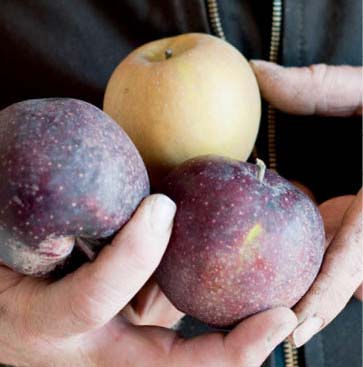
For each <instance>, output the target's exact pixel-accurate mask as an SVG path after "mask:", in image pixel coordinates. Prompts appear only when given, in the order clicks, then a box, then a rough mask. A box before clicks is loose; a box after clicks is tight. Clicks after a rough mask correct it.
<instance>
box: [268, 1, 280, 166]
mask: <svg viewBox="0 0 363 367" xmlns="http://www.w3.org/2000/svg"><path fill="white" fill-rule="evenodd" d="M281 21H282V0H273V5H272V24H271V41H270V53H269V60H270V61H271V62H277V59H278V53H279V48H280V35H281ZM267 123H268V124H267V126H268V128H267V148H268V160H269V162H268V163H269V168H270V169H273V170H275V171H276V170H277V159H276V158H277V157H276V110H275V109H274V108H273V107H272V106H271V105H269V106H268V109H267Z"/></svg>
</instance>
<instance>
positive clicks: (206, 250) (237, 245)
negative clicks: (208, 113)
mask: <svg viewBox="0 0 363 367" xmlns="http://www.w3.org/2000/svg"><path fill="white" fill-rule="evenodd" d="M257 177H258V168H257V167H256V166H255V165H253V164H249V163H240V162H237V161H234V160H229V159H224V158H219V157H214V156H206V157H201V158H196V159H192V160H190V161H187V162H185V163H184V164H183V165H181V166H180V167H179V168H177V169H176V170H174V171H173V172H172V173H171V174H170V175H169V176H168V177H167V178H166V180H165V182H164V186H163V187H164V190H163V192H165V193H166V194H167V195H169V196H170V197H171V198H172V199H173V200H174V201H175V202H176V204H177V207H178V210H177V213H176V217H175V224H174V229H173V233H172V237H171V240H170V243H169V246H168V248H167V251H166V253H165V255H164V257H163V259H162V262H161V264H160V266H159V268H158V270H157V272H156V275H157V279H158V282H159V284H160V286H161V287H162V289H163V291H164V292H165V294H166V295H167V296H168V298H169V299H170V300H171V301H172V302H173V303H174V305H175V306H176V307H177V308H179V309H180V310H181V311H183V312H185V313H187V314H189V315H192V316H194V317H196V318H198V319H199V320H201V321H204V322H206V323H207V324H209V325H212V326H218V327H226V326H230V325H233V324H235V323H236V322H238V321H239V320H241V319H243V318H244V317H247V316H249V315H251V314H254V313H256V312H259V311H263V310H266V309H268V308H272V307H276V306H287V307H291V306H293V305H294V304H295V303H296V302H297V301H298V300H299V299H300V298H301V297H302V296H303V295H304V294H305V293H306V291H307V290H308V288H309V287H310V285H311V283H312V281H313V280H314V278H315V277H316V275H317V272H318V270H319V268H320V265H321V262H322V257H323V251H324V229H323V224H322V220H321V217H320V214H319V212H318V210H317V208H316V207H315V205H314V204H313V203H312V201H311V200H310V199H309V198H308V197H307V196H306V195H305V194H303V193H302V192H301V191H299V190H298V189H297V188H296V187H294V186H293V185H292V184H290V183H289V182H288V181H287V180H285V179H283V178H282V177H280V176H279V175H277V174H276V173H274V172H273V171H270V170H267V171H266V174H265V177H264V179H263V181H262V182H260V181H259V180H258V179H257Z"/></svg>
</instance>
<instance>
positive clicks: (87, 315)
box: [33, 195, 176, 336]
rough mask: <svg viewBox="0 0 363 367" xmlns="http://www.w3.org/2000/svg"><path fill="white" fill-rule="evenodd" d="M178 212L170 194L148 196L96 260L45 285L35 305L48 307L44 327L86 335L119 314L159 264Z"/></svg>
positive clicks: (40, 307)
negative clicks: (40, 297) (168, 195)
mask: <svg viewBox="0 0 363 367" xmlns="http://www.w3.org/2000/svg"><path fill="white" fill-rule="evenodd" d="M175 210H176V207H175V204H174V203H173V202H172V201H171V200H170V199H169V198H168V197H166V196H164V195H152V196H149V197H148V198H147V199H145V200H144V201H143V202H142V204H141V205H140V207H139V208H138V210H137V211H136V213H135V214H134V216H133V217H132V219H131V220H130V221H129V222H128V223H127V225H126V226H125V227H124V228H123V229H122V230H121V231H120V232H119V233H118V235H117V236H116V237H115V239H114V240H113V241H112V243H111V245H109V246H106V247H105V248H104V249H103V250H102V251H101V252H100V253H99V255H98V256H97V258H96V260H95V261H94V262H92V263H87V264H85V265H83V266H82V267H81V268H79V269H78V270H77V271H75V272H74V273H72V274H70V275H68V276H67V277H65V278H64V279H62V280H60V281H58V282H55V283H53V284H51V285H49V286H48V287H47V288H45V294H44V297H43V299H41V300H40V301H39V302H38V304H37V307H35V309H36V310H38V312H39V310H42V311H41V312H40V315H42V322H41V323H38V325H37V326H38V327H39V328H41V330H38V331H39V332H40V333H41V331H44V332H46V333H47V335H51V334H53V335H55V336H64V335H72V334H77V333H82V332H85V331H88V330H91V329H95V328H98V327H100V326H102V325H104V324H105V323H107V322H108V321H109V320H110V319H112V318H113V317H114V316H115V315H116V314H117V313H119V311H120V310H121V309H122V308H124V307H125V306H126V305H127V304H128V302H129V301H130V300H131V299H132V298H133V297H134V296H135V294H136V293H137V292H138V291H139V290H140V288H141V287H142V286H143V285H144V284H145V283H146V281H147V280H148V279H149V278H150V276H151V274H152V273H153V272H154V270H155V269H156V267H157V266H158V264H159V262H160V260H161V257H162V255H163V254H164V251H165V249H166V246H167V244H168V241H169V237H170V233H171V227H172V221H173V217H174V214H175ZM33 308H34V307H33ZM42 308H43V309H42ZM60 334H61V335H60Z"/></svg>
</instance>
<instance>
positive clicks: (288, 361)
mask: <svg viewBox="0 0 363 367" xmlns="http://www.w3.org/2000/svg"><path fill="white" fill-rule="evenodd" d="M282 1H283V0H273V4H272V25H271V41H270V54H269V60H270V61H271V62H277V60H278V54H279V48H280V38H281V23H282ZM267 122H268V129H267V141H268V143H267V146H268V159H269V168H270V169H273V170H275V171H276V170H277V155H276V110H275V109H274V108H273V107H272V106H271V105H269V106H268V110H267ZM283 350H284V357H285V367H299V356H298V352H297V349H296V348H295V347H294V346H293V345H292V344H291V343H290V342H289V341H288V340H285V341H284V344H283Z"/></svg>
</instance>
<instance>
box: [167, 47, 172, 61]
mask: <svg viewBox="0 0 363 367" xmlns="http://www.w3.org/2000/svg"><path fill="white" fill-rule="evenodd" d="M172 56H173V49H171V48H167V49H166V50H165V58H166V59H167V60H168V59H170V58H171V57H172Z"/></svg>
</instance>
